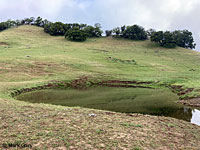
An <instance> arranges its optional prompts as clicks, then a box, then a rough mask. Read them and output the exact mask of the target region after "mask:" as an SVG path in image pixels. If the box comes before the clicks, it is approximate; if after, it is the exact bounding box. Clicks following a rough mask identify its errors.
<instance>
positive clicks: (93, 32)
mask: <svg viewBox="0 0 200 150" xmlns="http://www.w3.org/2000/svg"><path fill="white" fill-rule="evenodd" d="M84 31H85V32H86V33H87V37H100V36H101V34H102V31H101V29H100V28H98V27H93V26H86V27H85V28H84Z"/></svg>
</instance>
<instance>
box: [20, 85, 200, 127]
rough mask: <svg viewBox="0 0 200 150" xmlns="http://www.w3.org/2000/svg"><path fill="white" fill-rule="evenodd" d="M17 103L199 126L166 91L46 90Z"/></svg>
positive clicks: (195, 113) (194, 112) (195, 114)
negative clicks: (173, 120) (164, 118)
mask: <svg viewBox="0 0 200 150" xmlns="http://www.w3.org/2000/svg"><path fill="white" fill-rule="evenodd" d="M17 99H18V100H22V101H28V102H31V103H48V104H54V105H63V106H70V107H74V106H80V107H85V108H94V109H100V110H109V111H115V112H123V113H142V114H150V115H159V116H168V117H173V118H177V119H182V120H185V121H189V122H192V123H194V124H197V125H200V111H199V110H198V109H193V108H190V107H187V106H183V105H181V104H178V103H176V102H177V101H178V96H177V95H176V94H175V93H172V92H171V91H170V90H168V89H147V88H116V87H106V86H99V87H91V88H88V89H87V90H77V89H48V90H39V91H34V92H29V93H24V94H21V95H19V96H17Z"/></svg>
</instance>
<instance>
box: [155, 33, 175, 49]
mask: <svg viewBox="0 0 200 150" xmlns="http://www.w3.org/2000/svg"><path fill="white" fill-rule="evenodd" d="M151 41H152V42H156V43H159V44H160V46H162V47H166V48H175V47H176V42H175V40H174V37H173V34H172V33H171V32H169V31H166V32H163V31H158V32H153V33H152V35H151Z"/></svg>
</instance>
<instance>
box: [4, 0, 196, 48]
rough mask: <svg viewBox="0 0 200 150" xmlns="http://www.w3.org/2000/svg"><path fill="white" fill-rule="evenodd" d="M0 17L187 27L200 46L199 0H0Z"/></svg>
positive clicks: (150, 26)
mask: <svg viewBox="0 0 200 150" xmlns="http://www.w3.org/2000/svg"><path fill="white" fill-rule="evenodd" d="M0 14H1V15H0V21H6V20H7V19H22V18H25V17H32V16H33V17H37V16H41V17H42V18H44V19H48V20H50V21H62V22H66V23H67V22H68V23H69V22H78V23H87V24H91V25H93V24H95V23H101V25H102V27H103V29H112V28H114V27H117V26H121V25H133V24H138V25H141V26H143V27H145V29H149V28H154V29H156V30H175V29H181V30H182V29H188V30H190V31H192V32H193V35H194V37H195V42H196V43H197V49H198V50H200V18H199V15H200V0H0Z"/></svg>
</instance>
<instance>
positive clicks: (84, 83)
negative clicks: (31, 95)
mask: <svg viewBox="0 0 200 150" xmlns="http://www.w3.org/2000/svg"><path fill="white" fill-rule="evenodd" d="M157 83H158V82H150V81H148V82H141V81H120V80H102V81H96V80H91V79H90V78H89V77H87V76H82V77H80V78H78V79H76V80H73V81H71V82H66V81H50V82H49V83H47V84H44V85H41V86H36V87H30V88H22V89H19V90H15V91H13V92H12V93H11V96H12V97H16V96H18V95H20V94H23V93H27V92H32V91H37V90H45V89H52V88H73V89H79V90H84V89H85V90H86V89H87V88H89V87H92V86H108V87H116V88H117V87H124V88H149V89H154V88H153V87H151V85H153V84H157ZM165 87H167V88H170V89H171V91H172V92H174V93H176V94H177V95H178V96H179V100H180V101H179V102H178V103H181V104H183V105H187V106H192V107H200V97H196V98H194V97H191V98H190V97H185V98H182V97H181V96H183V95H185V94H188V93H190V92H192V91H193V90H194V88H187V89H184V88H183V86H179V85H168V86H165Z"/></svg>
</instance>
